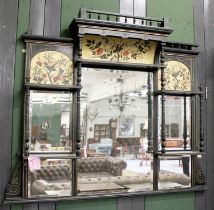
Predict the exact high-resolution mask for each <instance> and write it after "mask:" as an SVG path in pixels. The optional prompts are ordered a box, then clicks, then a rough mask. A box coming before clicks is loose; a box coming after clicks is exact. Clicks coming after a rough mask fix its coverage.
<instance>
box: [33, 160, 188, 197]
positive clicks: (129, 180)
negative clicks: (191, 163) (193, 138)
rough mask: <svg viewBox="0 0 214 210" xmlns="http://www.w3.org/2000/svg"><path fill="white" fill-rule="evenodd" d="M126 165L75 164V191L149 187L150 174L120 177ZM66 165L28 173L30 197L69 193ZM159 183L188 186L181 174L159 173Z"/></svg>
mask: <svg viewBox="0 0 214 210" xmlns="http://www.w3.org/2000/svg"><path fill="white" fill-rule="evenodd" d="M126 166H127V165H126V162H125V161H124V160H119V159H116V158H113V157H102V158H94V157H93V158H87V159H80V160H78V172H79V173H78V187H79V188H80V190H81V185H84V184H99V183H115V184H118V185H122V186H123V185H129V184H144V183H151V180H152V175H151V174H142V175H137V176H122V170H124V169H125V168H126ZM70 168H71V167H70V165H56V166H49V165H48V166H42V167H41V169H40V170H36V171H33V172H30V178H31V184H32V186H31V195H42V194H45V191H47V190H64V189H70V188H71V185H70V181H69V179H70V178H71V170H70ZM159 178H160V182H173V183H177V184H180V185H186V186H187V185H189V184H190V177H188V176H187V175H185V174H176V173H172V172H164V171H163V172H160V174H159Z"/></svg>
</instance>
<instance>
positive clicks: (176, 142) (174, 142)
mask: <svg viewBox="0 0 214 210" xmlns="http://www.w3.org/2000/svg"><path fill="white" fill-rule="evenodd" d="M183 142H184V140H183V139H166V147H175V148H180V147H182V146H183Z"/></svg>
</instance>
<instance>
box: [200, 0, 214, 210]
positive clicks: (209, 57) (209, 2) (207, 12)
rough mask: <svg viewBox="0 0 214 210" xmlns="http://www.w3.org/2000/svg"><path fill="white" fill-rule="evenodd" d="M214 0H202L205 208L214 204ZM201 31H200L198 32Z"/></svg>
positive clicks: (207, 208)
mask: <svg viewBox="0 0 214 210" xmlns="http://www.w3.org/2000/svg"><path fill="white" fill-rule="evenodd" d="M213 11H214V2H213V0H204V30H205V39H204V43H205V60H204V63H205V65H206V72H205V73H206V83H207V93H208V100H207V147H206V152H207V159H206V162H207V186H208V190H207V191H206V201H205V204H206V210H213V208H214V207H213V206H214V199H213V194H214V164H213V160H214V141H213V136H214V129H213V125H214V109H213V106H214V93H213V91H214V70H213V68H214V36H213V34H214V27H213V26H214V16H213ZM200 33H201V32H200Z"/></svg>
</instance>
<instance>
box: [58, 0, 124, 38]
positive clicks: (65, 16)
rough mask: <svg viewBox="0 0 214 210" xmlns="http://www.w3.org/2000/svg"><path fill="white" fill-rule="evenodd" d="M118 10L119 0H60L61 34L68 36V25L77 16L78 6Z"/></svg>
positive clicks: (111, 10)
mask: <svg viewBox="0 0 214 210" xmlns="http://www.w3.org/2000/svg"><path fill="white" fill-rule="evenodd" d="M81 7H82V8H87V9H94V10H101V11H106V12H119V11H120V8H119V0H62V15H61V36H64V37H69V36H70V35H69V31H68V26H69V24H70V23H71V21H72V20H73V19H74V18H75V17H78V13H79V9H80V8H81Z"/></svg>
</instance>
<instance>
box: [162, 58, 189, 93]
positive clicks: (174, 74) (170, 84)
mask: <svg viewBox="0 0 214 210" xmlns="http://www.w3.org/2000/svg"><path fill="white" fill-rule="evenodd" d="M165 64H166V68H165V71H164V72H165V79H166V80H165V89H166V90H181V91H182V90H184V91H190V90H191V72H190V70H189V69H188V67H187V66H186V65H185V64H183V63H181V62H179V61H167V62H165ZM159 78H160V75H159ZM159 81H160V80H159Z"/></svg>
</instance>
